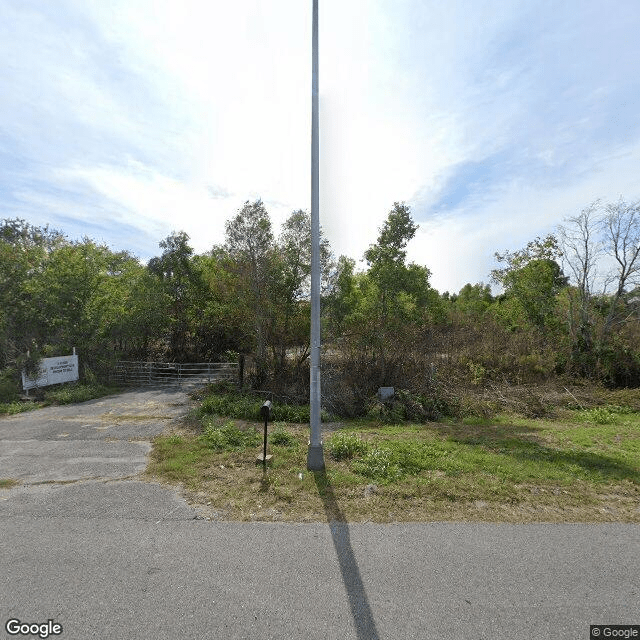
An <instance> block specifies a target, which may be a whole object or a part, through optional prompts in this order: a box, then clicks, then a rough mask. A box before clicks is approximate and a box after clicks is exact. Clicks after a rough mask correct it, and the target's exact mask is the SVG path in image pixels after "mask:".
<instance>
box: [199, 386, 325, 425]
mask: <svg viewBox="0 0 640 640" xmlns="http://www.w3.org/2000/svg"><path fill="white" fill-rule="evenodd" d="M263 403H264V400H261V399H260V398H256V397H255V396H251V395H245V394H242V393H237V392H236V393H226V392H225V393H214V394H213V395H209V396H207V397H206V398H205V399H204V400H203V401H202V404H201V405H200V411H199V413H200V416H205V415H211V414H216V415H219V416H226V417H229V418H238V419H240V420H255V421H258V420H262V416H261V415H260V407H261V406H262V405H263ZM271 419H272V420H274V421H279V422H295V423H303V424H304V423H307V424H308V423H309V420H310V417H309V405H308V404H304V405H298V404H280V403H279V402H274V403H273V404H272V406H271ZM321 419H322V420H324V421H327V420H329V419H330V416H329V415H328V414H327V413H326V412H324V411H322V413H321Z"/></svg>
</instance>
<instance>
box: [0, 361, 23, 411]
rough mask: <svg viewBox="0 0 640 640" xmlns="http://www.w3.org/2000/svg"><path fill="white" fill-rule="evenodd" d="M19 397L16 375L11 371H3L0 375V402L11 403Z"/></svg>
mask: <svg viewBox="0 0 640 640" xmlns="http://www.w3.org/2000/svg"><path fill="white" fill-rule="evenodd" d="M19 395H20V385H19V384H18V375H17V373H16V372H15V371H14V370H13V369H5V370H4V371H2V372H1V373H0V402H1V403H5V402H6V403H10V402H13V401H14V400H17V399H18V396H19Z"/></svg>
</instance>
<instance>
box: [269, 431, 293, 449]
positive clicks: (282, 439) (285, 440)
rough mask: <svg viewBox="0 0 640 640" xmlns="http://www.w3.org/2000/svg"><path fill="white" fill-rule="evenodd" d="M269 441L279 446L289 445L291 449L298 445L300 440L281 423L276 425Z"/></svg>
mask: <svg viewBox="0 0 640 640" xmlns="http://www.w3.org/2000/svg"><path fill="white" fill-rule="evenodd" d="M269 442H270V443H271V444H273V445H276V446H278V447H287V448H291V449H293V448H295V447H297V446H298V440H297V439H296V437H295V436H294V435H292V434H290V433H289V432H288V431H285V430H284V428H283V427H282V426H281V425H278V426H276V428H275V429H274V430H273V431H272V432H271V435H270V436H269Z"/></svg>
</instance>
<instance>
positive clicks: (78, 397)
mask: <svg viewBox="0 0 640 640" xmlns="http://www.w3.org/2000/svg"><path fill="white" fill-rule="evenodd" d="M113 392H114V389H113V388H111V387H107V386H105V385H101V384H74V385H69V386H67V385H65V386H62V387H59V388H57V389H48V390H46V391H45V392H44V400H45V403H47V404H73V403H74V402H86V401H87V400H93V399H94V398H100V397H102V396H106V395H109V394H110V393H113Z"/></svg>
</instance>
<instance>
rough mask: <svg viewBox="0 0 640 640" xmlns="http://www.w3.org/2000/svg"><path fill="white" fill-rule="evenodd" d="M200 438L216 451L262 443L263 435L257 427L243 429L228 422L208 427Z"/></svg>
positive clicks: (238, 448) (244, 447) (233, 449)
mask: <svg viewBox="0 0 640 640" xmlns="http://www.w3.org/2000/svg"><path fill="white" fill-rule="evenodd" d="M200 440H201V441H202V442H204V443H205V444H206V445H207V446H208V447H211V448H212V449H214V450H216V451H238V450H240V449H246V448H248V447H255V446H257V445H258V444H260V442H261V435H260V434H259V433H258V432H257V431H256V430H255V429H247V430H246V431H243V430H242V429H240V428H238V427H237V426H236V425H235V424H233V423H232V422H228V423H227V424H225V425H223V426H221V427H215V426H213V425H212V426H209V427H207V429H206V430H205V432H204V434H203V435H201V436H200Z"/></svg>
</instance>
